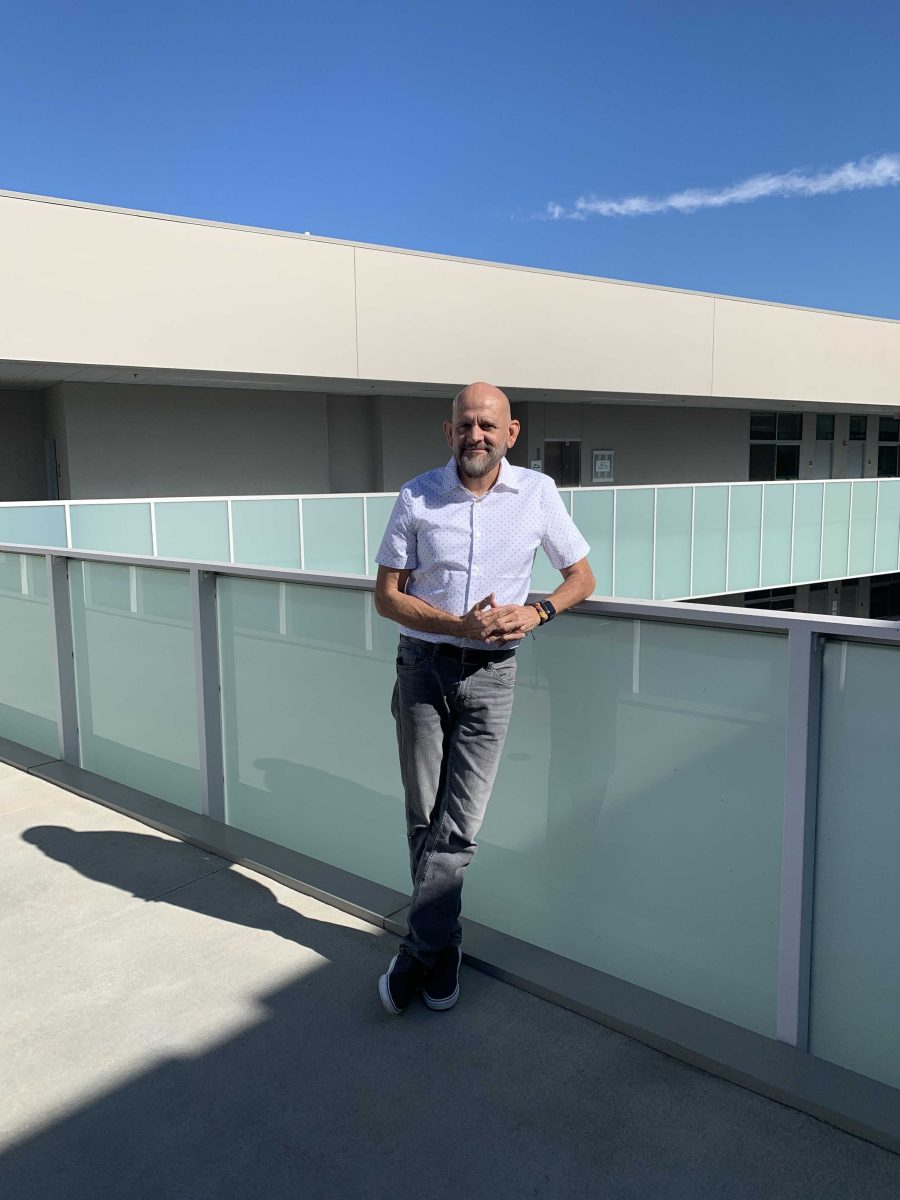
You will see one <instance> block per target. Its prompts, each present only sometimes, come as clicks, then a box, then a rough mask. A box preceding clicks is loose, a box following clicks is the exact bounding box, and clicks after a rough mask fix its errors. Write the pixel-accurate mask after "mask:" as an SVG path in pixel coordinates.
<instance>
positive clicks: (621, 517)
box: [613, 488, 653, 600]
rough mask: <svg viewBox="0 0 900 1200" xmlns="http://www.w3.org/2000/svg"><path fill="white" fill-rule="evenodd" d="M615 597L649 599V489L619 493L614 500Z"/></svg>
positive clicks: (650, 555) (650, 522) (651, 533)
mask: <svg viewBox="0 0 900 1200" xmlns="http://www.w3.org/2000/svg"><path fill="white" fill-rule="evenodd" d="M613 591H614V594H615V595H616V596H631V597H635V598H637V599H643V600H649V599H650V598H651V597H652V596H653V489H652V488H634V489H628V490H624V491H620V492H619V494H618V495H617V497H616V575H615V579H614V580H613Z"/></svg>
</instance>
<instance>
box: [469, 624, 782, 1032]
mask: <svg viewBox="0 0 900 1200" xmlns="http://www.w3.org/2000/svg"><path fill="white" fill-rule="evenodd" d="M552 632H553V637H552V638H550V637H545V638H544V639H543V641H542V640H540V639H539V638H535V639H534V640H533V641H532V640H531V639H527V640H526V642H525V643H524V644H523V646H522V648H521V649H520V651H519V654H520V655H521V657H520V659H519V667H518V683H517V695H516V702H515V710H514V713H513V718H512V723H511V726H510V731H509V736H508V738H507V742H506V747H505V750H504V754H503V759H502V763H501V767H500V772H499V774H498V778H497V783H496V785H495V788H494V795H493V797H492V799H491V802H490V805H489V807H488V812H487V819H486V820H485V823H484V827H483V829H482V831H481V835H480V836H479V839H478V840H479V845H480V849H479V852H478V857H477V858H476V860H475V863H474V865H473V867H472V869H471V871H470V873H469V876H468V881H467V883H466V900H465V906H466V912H467V914H468V915H469V916H470V917H472V918H473V919H475V920H478V921H481V922H483V923H485V924H487V925H490V926H492V927H494V928H496V929H499V930H501V931H503V932H505V933H508V934H511V935H512V936H514V937H518V938H522V939H524V940H525V941H529V942H534V943H536V944H538V945H540V946H543V947H545V948H546V949H548V950H552V951H553V952H555V953H557V954H562V955H564V956H566V957H568V958H573V959H575V960H577V961H578V962H583V963H586V964H588V965H589V966H591V967H595V968H597V969H598V970H601V971H606V972H609V973H611V974H613V975H616V976H619V977H620V978H623V979H627V980H630V981H631V982H633V983H636V984H639V985H640V986H642V987H646V988H650V989H652V990H653V991H656V992H660V993H662V994H663V995H667V996H671V997H673V998H675V999H677V1000H680V1001H682V1002H683V1003H685V1004H689V1005H692V1006H693V1007H696V1008H700V1009H702V1010H704V1011H706V1012H711V1013H715V1014H716V1015H717V1016H720V1017H723V1018H725V1019H726V1020H729V1021H733V1022H735V1023H737V1024H739V1025H743V1026H745V1027H747V1028H750V1029H756V1030H758V1031H760V1032H761V1033H764V1034H766V1035H768V1036H774V1033H775V1011H776V987H777V959H778V912H779V888H780V876H781V828H782V810H783V794H784V763H785V714H786V688H787V669H786V639H785V638H782V637H778V636H773V635H767V634H755V633H747V632H743V631H731V630H721V629H710V628H699V627H698V628H693V627H688V626H680V625H679V626H676V625H666V624H661V623H655V622H654V623H651V622H640V623H636V622H633V621H630V620H625V619H613V620H607V619H604V618H600V617H594V616H570V617H563V618H562V619H561V620H559V621H558V622H556V623H555V624H554V629H553V631H552Z"/></svg>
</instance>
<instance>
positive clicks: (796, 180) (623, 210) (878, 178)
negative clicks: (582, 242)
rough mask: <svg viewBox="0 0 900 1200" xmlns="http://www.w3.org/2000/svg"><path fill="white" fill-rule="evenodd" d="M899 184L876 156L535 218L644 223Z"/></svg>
mask: <svg viewBox="0 0 900 1200" xmlns="http://www.w3.org/2000/svg"><path fill="white" fill-rule="evenodd" d="M897 184H900V154H879V155H878V156H877V157H876V156H872V157H869V158H861V159H860V160H859V161H858V162H847V163H844V165H843V166H841V167H835V168H834V169H833V170H830V171H820V172H819V173H818V174H808V173H805V172H803V171H799V170H798V171H787V172H785V173H784V174H782V175H772V174H766V175H752V176H751V177H750V178H749V179H743V180H741V182H740V183H733V184H731V185H730V186H728V187H723V188H688V189H687V190H686V191H683V192H672V193H670V195H668V196H625V197H623V198H622V199H620V200H607V199H603V198H601V197H599V196H579V198H578V199H577V200H576V201H575V203H574V205H573V206H572V207H571V208H566V206H565V205H563V204H558V203H557V202H556V201H551V203H549V204H548V205H547V207H546V210H545V211H544V212H543V213H541V214H539V215H540V217H541V218H542V219H543V220H545V221H584V220H586V219H587V218H588V217H646V216H652V215H654V214H656V213H667V212H678V213H693V212H699V210H700V209H701V208H726V207H727V206H728V205H729V204H750V203H751V202H752V201H754V200H764V199H766V198H767V197H769V196H833V195H834V194H835V193H836V192H855V191H860V190H861V189H863V188H882V187H895V186H896V185H897Z"/></svg>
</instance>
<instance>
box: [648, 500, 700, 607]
mask: <svg viewBox="0 0 900 1200" xmlns="http://www.w3.org/2000/svg"><path fill="white" fill-rule="evenodd" d="M691 491H692V489H691V488H660V489H659V490H658V492H657V493H656V573H655V577H654V578H655V599H657V600H668V599H670V598H671V597H673V596H680V597H684V596H689V595H690V592H691V508H692V504H691Z"/></svg>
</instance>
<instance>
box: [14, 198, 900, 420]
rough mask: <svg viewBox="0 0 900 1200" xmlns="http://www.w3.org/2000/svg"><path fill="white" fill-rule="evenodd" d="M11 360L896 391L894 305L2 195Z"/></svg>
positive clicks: (888, 395) (576, 387)
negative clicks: (817, 299) (772, 293)
mask: <svg viewBox="0 0 900 1200" xmlns="http://www.w3.org/2000/svg"><path fill="white" fill-rule="evenodd" d="M4 361H6V362H21V363H23V364H24V366H25V367H27V366H28V364H34V363H47V364H54V363H59V364H68V365H67V366H66V367H65V368H63V369H64V370H66V371H69V372H72V371H73V364H74V370H75V371H76V372H77V371H78V369H79V364H81V365H83V366H84V367H85V368H87V367H91V368H95V367H101V368H103V369H104V370H108V371H109V374H108V375H107V376H105V378H106V379H107V380H110V381H111V380H113V379H116V380H123V381H127V380H128V378H129V374H128V373H127V372H126V368H132V367H134V368H138V369H140V370H143V371H148V372H153V371H154V370H191V371H197V372H225V373H231V374H239V373H251V374H257V375H264V376H265V375H269V376H272V375H274V376H280V377H287V378H288V379H293V378H299V377H303V378H304V379H306V380H308V381H309V380H314V381H320V382H318V383H308V384H307V386H319V387H321V389H322V390H327V388H328V383H327V381H328V380H329V379H341V380H356V379H366V380H376V381H377V380H381V381H397V382H405V383H406V382H408V383H413V384H415V383H421V384H435V383H437V384H440V385H441V386H447V387H451V386H457V385H461V384H463V383H465V382H467V381H469V380H471V379H473V378H485V377H486V378H489V379H494V380H496V381H497V382H498V383H500V384H501V385H505V386H507V387H521V388H530V389H541V390H544V389H546V390H550V389H554V390H569V391H579V392H585V393H588V394H591V393H595V394H596V393H610V392H613V393H633V394H645V395H669V396H683V397H692V396H693V397H707V398H709V397H718V396H721V397H723V398H730V399H733V400H744V399H747V400H750V399H754V400H763V401H771V402H772V403H773V404H787V403H791V402H796V403H804V404H808V405H814V404H839V405H841V406H842V407H846V408H852V407H854V406H857V405H860V406H868V407H870V408H871V407H877V406H884V407H887V408H890V409H894V408H896V407H897V406H898V403H900V391H898V381H900V322H897V321H882V320H876V319H872V318H865V317H853V316H845V315H841V314H837V313H828V312H816V311H813V310H807V309H799V308H789V307H786V306H783V305H777V304H762V303H754V302H752V301H745V300H737V299H730V298H727V297H714V296H709V295H701V294H697V293H692V292H681V291H675V290H667V289H664V288H654V287H644V286H640V285H637V284H629V283H624V282H617V281H614V280H603V279H593V278H587V277H582V276H573V275H563V274H560V273H554V272H549V271H545V272H541V271H535V270H526V269H520V268H516V267H512V266H504V265H495V264H490V263H479V262H467V261H463V260H459V259H451V258H441V257H439V256H435V255H428V254H421V253H411V252H404V251H399V250H391V249H387V248H379V247H366V246H355V245H353V244H345V243H338V242H330V241H327V240H325V239H318V238H306V237H302V236H294V235H289V234H280V233H274V232H271V231H265V230H252V229H241V228H233V227H228V226H224V225H215V224H212V223H203V222H192V221H186V220H181V219H177V218H169V217H165V216H161V215H152V214H140V213H129V212H119V211H116V210H111V209H100V208H97V207H91V206H87V205H77V204H74V203H71V202H57V201H52V200H48V199H41V198H31V199H29V198H25V197H21V196H15V195H10V194H5V195H4V194H0V368H2V367H3V363H4ZM23 369H24V367H23ZM0 375H2V371H0ZM6 377H7V378H10V379H12V378H13V376H9V375H7V376H6ZM68 377H69V376H67V378H68ZM92 378H96V375H94V376H92ZM154 382H156V381H154ZM9 386H10V387H12V386H14V383H13V382H10V384H9Z"/></svg>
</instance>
